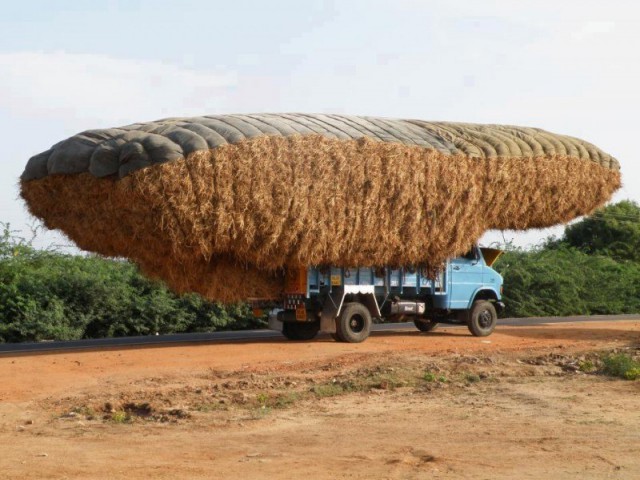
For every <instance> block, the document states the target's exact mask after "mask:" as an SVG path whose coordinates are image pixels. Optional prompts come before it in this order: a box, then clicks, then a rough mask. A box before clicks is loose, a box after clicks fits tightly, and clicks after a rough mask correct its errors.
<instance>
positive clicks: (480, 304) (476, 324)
mask: <svg viewBox="0 0 640 480" xmlns="http://www.w3.org/2000/svg"><path fill="white" fill-rule="evenodd" d="M497 322H498V314H497V313H496V309H495V307H494V306H493V304H492V303H491V302H488V301H487V300H477V301H475V302H473V306H472V307H471V310H469V314H468V317H467V326H468V327H469V331H470V332H471V333H472V334H473V335H474V336H476V337H486V336H489V335H491V333H492V332H493V331H494V330H495V328H496V323H497Z"/></svg>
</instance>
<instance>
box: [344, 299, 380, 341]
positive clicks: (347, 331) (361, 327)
mask: <svg viewBox="0 0 640 480" xmlns="http://www.w3.org/2000/svg"><path fill="white" fill-rule="evenodd" d="M371 323H372V321H371V313H369V309H368V308H367V307H365V306H364V305H363V304H361V303H358V302H351V303H345V305H344V306H343V307H342V313H341V314H340V317H338V319H337V320H336V336H337V337H338V338H339V339H340V340H341V341H343V342H347V343H360V342H362V341H364V340H366V339H367V337H368V336H369V334H370V333H371Z"/></svg>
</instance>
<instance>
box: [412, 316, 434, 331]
mask: <svg viewBox="0 0 640 480" xmlns="http://www.w3.org/2000/svg"><path fill="white" fill-rule="evenodd" d="M413 324H414V325H415V326H416V328H417V329H418V330H420V331H421V332H432V331H433V330H435V329H436V328H438V322H435V321H434V320H432V319H430V318H416V319H415V320H414V321H413Z"/></svg>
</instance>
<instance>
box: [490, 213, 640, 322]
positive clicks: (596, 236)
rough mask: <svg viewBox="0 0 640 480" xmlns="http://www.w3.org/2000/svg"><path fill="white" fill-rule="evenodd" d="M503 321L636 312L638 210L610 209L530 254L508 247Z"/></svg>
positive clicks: (639, 307)
mask: <svg viewBox="0 0 640 480" xmlns="http://www.w3.org/2000/svg"><path fill="white" fill-rule="evenodd" d="M495 268H496V270H498V271H499V272H500V273H501V274H502V275H503V276H504V301H505V304H506V306H507V308H506V313H505V315H506V316H508V317H532V316H533V317H536V316H539V317H544V316H566V315H611V314H623V313H640V207H639V206H638V204H636V203H634V202H631V201H622V202H619V203H617V204H613V205H610V206H608V207H606V208H604V209H602V210H600V211H598V212H597V213H595V214H594V215H592V216H591V217H588V218H585V219H583V220H581V221H579V222H577V223H575V224H573V225H570V226H569V227H567V229H566V230H565V233H564V235H563V236H562V237H561V238H559V239H556V238H552V239H549V240H547V241H546V242H544V243H543V244H542V245H540V246H538V247H537V248H534V249H531V250H524V249H520V248H507V251H506V252H505V253H504V254H503V255H502V256H501V257H500V258H499V259H498V261H497V262H496V264H495Z"/></svg>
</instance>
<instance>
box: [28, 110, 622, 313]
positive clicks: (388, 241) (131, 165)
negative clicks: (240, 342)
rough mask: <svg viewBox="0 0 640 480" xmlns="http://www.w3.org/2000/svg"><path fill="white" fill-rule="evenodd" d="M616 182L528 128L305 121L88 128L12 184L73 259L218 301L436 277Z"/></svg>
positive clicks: (608, 172)
mask: <svg viewBox="0 0 640 480" xmlns="http://www.w3.org/2000/svg"><path fill="white" fill-rule="evenodd" d="M619 186H620V173H619V164H618V162H617V161H616V160H615V159H614V158H612V157H611V156H610V155H608V154H606V153H604V152H602V151H601V150H599V149H598V148H596V147H595V146H593V145H591V144H589V143H587V142H585V141H582V140H579V139H576V138H572V137H567V136H562V135H556V134H552V133H548V132H545V131H543V130H539V129H534V128H523V127H512V126H501V125H475V124H460V123H444V122H441V123H435V122H424V121H418V120H392V119H384V118H373V117H354V116H345V115H303V114H259V115H220V116H207V117H197V118H171V119H165V120H159V121H155V122H149V123H137V124H133V125H129V126H126V127H121V128H114V129H106V130H89V131H86V132H82V133H80V134H78V135H75V136H73V137H71V138H69V139H67V140H64V141H62V142H60V143H58V144H56V145H54V146H53V147H52V148H51V149H50V150H47V151H46V152H43V153H41V154H39V155H36V156H34V157H32V158H31V159H30V160H29V162H28V164H27V166H26V169H25V171H24V173H23V175H22V178H21V190H22V192H21V194H22V197H23V198H24V199H25V201H26V202H27V205H28V207H29V210H30V211H31V213H32V214H33V215H35V216H37V217H39V218H41V219H42V220H43V221H44V223H45V225H46V226H47V227H48V228H51V229H60V230H62V231H63V232H64V233H65V234H66V235H68V236H69V238H71V239H72V240H73V241H74V242H76V244H77V245H78V246H79V247H80V248H82V249H84V250H88V251H92V252H97V253H100V254H103V255H108V256H118V257H127V258H130V259H131V260H133V261H135V262H137V263H138V264H139V265H140V267H141V269H142V270H143V271H144V272H145V273H146V274H147V275H150V276H152V277H157V278H161V279H163V280H164V281H165V282H167V284H168V285H169V286H170V287H172V288H173V289H175V290H176V291H178V292H186V291H196V292H199V293H201V294H203V295H204V296H206V297H208V298H209V299H216V300H221V301H234V300H240V299H245V298H255V297H257V298H264V297H273V296H275V295H277V294H278V293H279V292H280V290H281V288H282V278H283V271H284V269H285V268H286V267H290V266H306V265H326V264H332V265H336V266H343V267H349V266H380V265H413V266H425V267H429V266H431V267H433V266H437V265H439V264H440V263H441V262H442V261H443V260H444V259H446V258H447V257H449V256H453V255H458V254H461V253H463V252H464V251H465V250H466V249H468V247H469V246H470V245H471V244H473V243H474V242H476V241H477V240H478V239H479V238H480V236H481V235H482V234H483V233H484V232H485V231H486V230H489V229H517V230H521V229H527V228H540V227H548V226H552V225H556V224H559V223H563V222H567V221H569V220H572V219H573V218H575V217H577V216H580V215H584V214H587V213H589V212H591V211H592V210H594V209H595V208H597V207H599V206H601V205H602V204H603V203H604V202H606V201H607V200H608V199H609V198H610V197H611V195H612V193H613V192H614V191H615V190H616V189H618V188H619Z"/></svg>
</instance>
